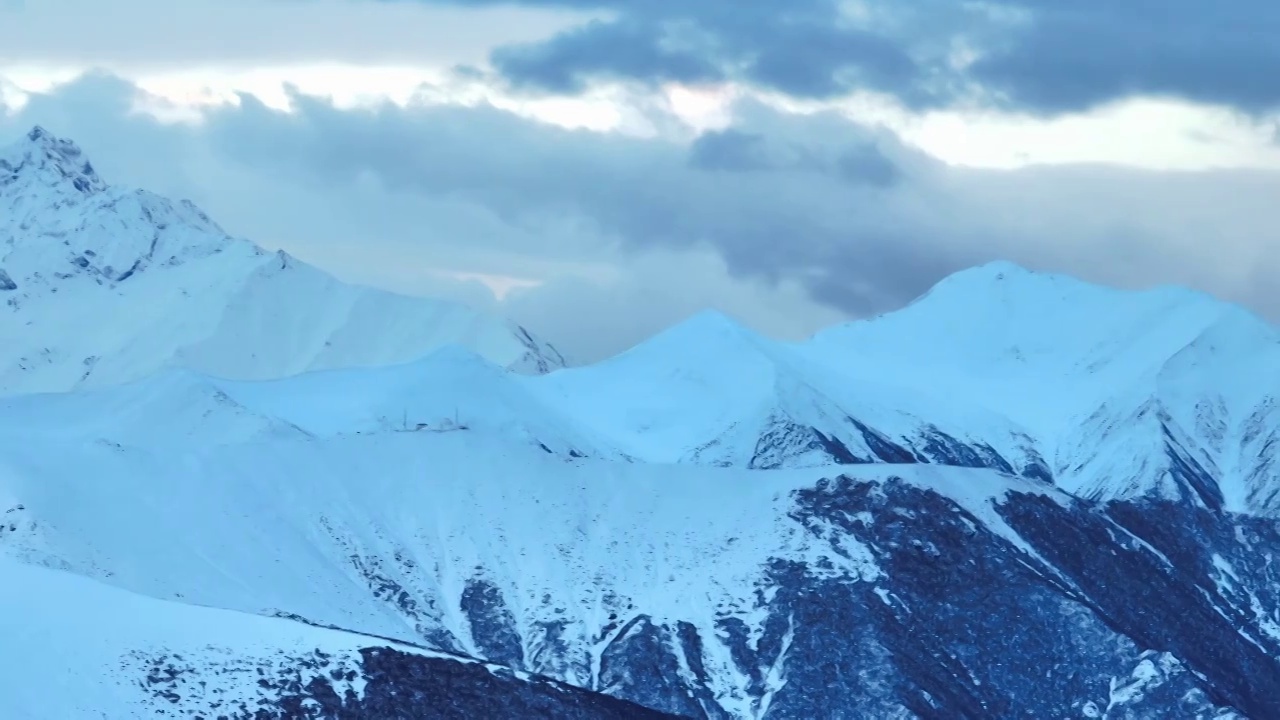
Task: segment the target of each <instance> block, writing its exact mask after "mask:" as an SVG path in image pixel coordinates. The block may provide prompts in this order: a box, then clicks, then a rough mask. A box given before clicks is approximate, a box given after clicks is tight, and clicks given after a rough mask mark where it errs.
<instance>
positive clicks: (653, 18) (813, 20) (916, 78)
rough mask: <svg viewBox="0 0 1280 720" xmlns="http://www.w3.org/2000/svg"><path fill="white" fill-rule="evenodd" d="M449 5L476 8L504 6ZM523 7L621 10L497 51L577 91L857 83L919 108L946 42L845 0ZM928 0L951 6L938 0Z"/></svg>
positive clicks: (797, 89)
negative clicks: (845, 5) (908, 36)
mask: <svg viewBox="0 0 1280 720" xmlns="http://www.w3.org/2000/svg"><path fill="white" fill-rule="evenodd" d="M428 1H430V0H428ZM442 2H443V3H444V4H450V5H469V6H474V7H482V6H492V5H497V4H504V3H499V2H496V1H493V0H470V1H469V0H442ZM521 4H524V5H528V6H537V7H557V8H571V9H578V10H598V11H607V12H609V13H611V14H612V15H613V17H612V18H611V19H608V20H599V21H595V22H591V23H589V24H586V25H584V26H581V27H578V28H575V29H572V30H569V31H566V32H563V33H561V34H559V35H557V36H556V37H553V38H552V39H550V40H547V41H545V42H537V43H529V44H523V45H518V46H511V47H506V48H500V49H499V50H497V51H496V52H494V53H493V56H492V59H493V62H494V64H495V65H496V66H497V68H498V69H499V70H500V71H501V72H502V73H504V74H505V75H506V76H507V77H508V79H510V80H512V81H514V82H516V83H517V84H523V85H531V86H537V87H541V88H544V89H550V90H554V91H569V90H574V89H577V88H580V87H582V86H583V85H584V84H585V83H586V82H587V81H588V80H590V79H592V78H624V79H628V80H637V81H642V82H663V81H682V82H689V83H697V82H715V81H720V80H724V79H728V78H733V79H743V80H746V81H748V82H751V83H753V84H755V85H757V86H760V87H765V88H769V89H774V90H778V91H781V92H784V93H787V94H790V95H794V96H802V97H811V98H823V97H830V96H834V95H840V94H842V93H846V92H848V91H850V90H852V89H858V88H860V89H874V90H882V91H885V92H890V93H893V94H895V95H898V96H899V97H901V98H903V99H904V100H906V101H908V102H909V103H910V104H912V105H927V104H931V103H934V102H936V101H937V100H938V98H939V97H940V95H938V91H937V90H938V89H937V88H936V87H934V83H933V81H932V78H930V76H929V69H928V68H927V67H925V66H923V65H922V64H921V59H920V58H924V59H930V58H931V55H930V53H931V52H933V51H940V50H941V49H942V48H941V46H938V47H934V48H932V50H931V49H930V48H929V47H928V46H927V45H926V44H924V43H921V42H918V40H919V38H913V41H912V43H911V44H910V45H908V44H904V43H903V42H902V39H901V38H900V37H898V36H897V35H896V34H895V32H894V31H893V29H892V28H890V27H880V26H879V25H878V24H874V23H873V24H872V25H871V26H868V27H862V26H858V25H857V24H856V23H854V22H852V21H851V19H850V18H849V17H848V16H847V15H846V14H845V13H843V12H842V11H841V5H842V3H840V2H837V1H836V0H787V1H786V2H782V1H780V0H764V1H762V2H731V1H730V0H699V1H698V2H677V1H676V0H526V1H525V2H523V3H521ZM927 4H928V5H929V6H931V7H932V6H935V5H936V6H937V7H939V8H941V7H945V6H943V5H942V4H941V3H936V2H934V0H928V2H927ZM900 14H901V13H900ZM895 24H896V23H895ZM917 56H919V57H917Z"/></svg>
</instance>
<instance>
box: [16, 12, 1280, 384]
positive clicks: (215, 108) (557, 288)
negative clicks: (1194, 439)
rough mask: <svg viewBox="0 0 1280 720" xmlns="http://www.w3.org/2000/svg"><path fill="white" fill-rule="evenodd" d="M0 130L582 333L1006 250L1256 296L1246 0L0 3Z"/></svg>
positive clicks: (1274, 292) (1256, 37) (829, 296)
mask: <svg viewBox="0 0 1280 720" xmlns="http://www.w3.org/2000/svg"><path fill="white" fill-rule="evenodd" d="M0 27H4V28H5V33H4V35H5V42H4V43H3V44H0V103H3V105H4V112H3V113H2V114H0V139H4V138H8V139H16V138H17V137H18V135H19V133H20V132H22V131H24V130H26V129H28V128H29V127H30V126H31V125H33V124H41V125H44V126H45V127H47V128H48V129H49V130H50V131H52V132H54V133H55V134H58V135H61V136H65V137H70V138H72V139H74V140H76V141H77V142H79V143H80V144H81V145H82V146H83V147H84V149H85V150H86V152H87V153H88V154H89V155H90V156H91V157H92V158H93V159H94V161H95V164H96V165H97V166H98V168H99V170H100V172H101V173H102V174H103V175H104V177H105V178H106V179H107V180H108V181H109V182H115V183H118V184H122V185H129V186H141V187H147V188H149V189H152V190H155V191H157V192H161V193H164V194H170V195H175V196H181V197H189V198H191V199H193V200H195V201H196V202H197V203H199V204H200V205H202V206H203V207H204V208H205V209H206V210H207V211H208V212H209V213H210V214H211V215H213V216H214V217H215V218H216V219H218V220H219V222H220V223H221V224H222V225H223V226H224V227H225V228H227V229H228V231H230V232H232V233H233V234H237V235H242V236H245V237H248V238H250V239H252V240H255V241H256V242H258V243H259V244H261V245H264V246H267V247H270V248H277V247H283V248H285V249H287V250H289V251H290V252H292V253H294V254H295V255H297V256H299V257H301V258H304V259H306V260H309V261H311V262H314V263H316V264H318V265H320V266H322V267H324V268H325V269H327V270H329V271H331V272H333V273H335V274H337V275H339V276H341V277H344V278H346V279H350V280H355V281H359V282H364V283H369V284H374V285H379V286H383V287H387V288H390V289H394V290H397V291H401V292H409V293H416V294H436V295H444V296H447V297H451V298H455V299H459V300H462V301H465V302H468V303H472V304H476V305H480V306H485V307H490V308H492V309H494V310H495V311H497V312H502V313H505V314H508V315H510V316H512V317H513V318H515V319H516V320H518V321H520V322H523V323H525V324H527V325H529V326H530V327H531V328H532V329H533V330H534V331H536V332H538V333H540V334H542V335H544V336H546V337H548V338H549V339H551V340H553V341H556V342H558V343H560V344H561V345H563V346H564V347H566V348H567V349H568V350H569V351H570V352H571V353H572V354H573V355H575V356H577V357H578V358H580V359H583V360H592V359H596V358H599V357H603V356H606V355H608V354H610V353H613V352H617V351H618V350H620V349H623V348H625V347H627V346H628V345H630V344H632V343H634V342H636V341H638V340H640V339H642V338H643V337H644V336H646V335H648V334H650V333H652V332H654V331H655V330H657V329H659V328H661V327H663V326H665V325H668V324H670V323H672V322H675V321H678V320H679V319H681V318H682V317H684V316H685V315H688V314H690V313H692V312H695V311H697V310H700V309H702V308H705V307H717V308H719V309H721V310H724V311H726V312H729V313H730V314H732V315H735V316H737V317H738V318H739V319H741V320H743V321H744V322H746V323H748V324H750V325H753V326H755V327H756V328H758V329H760V330H761V331H764V332H766V333H769V334H773V335H777V336H781V337H800V336H803V335H805V334H808V333H810V332H812V331H813V330H814V329H816V328H818V327H821V326H823V325H826V324H830V323H834V322H839V321H841V320H843V319H846V318H850V317H862V316H866V315H870V314H875V313H878V312H883V311H886V310H890V309H893V308H895V307H898V306H900V305H902V304H903V303H905V302H907V301H909V300H910V299H912V298H913V297H915V296H916V295H918V294H919V293H921V292H922V291H923V290H925V289H926V288H928V287H929V286H930V285H931V284H932V283H934V282H936V281H937V280H938V279H940V278H941V277H943V276H944V275H946V274H947V273H950V272H953V271H955V270H957V269H960V268H963V267H965V266H968V265H972V264H976V263H980V262H985V261H988V260H991V259H996V258H1003V259H1010V260H1013V261H1016V262H1019V263H1022V264H1024V265H1027V266H1029V267H1032V268H1035V269H1044V270H1052V271H1061V272H1068V273H1073V274H1076V275H1079V276H1082V277H1084V278H1086V279H1090V280H1094V281H1099V282H1106V283H1111V284H1116V285H1122V286H1144V285H1149V284H1153V283H1179V284H1186V285H1191V286H1195V287H1198V288H1200V289H1204V290H1208V291H1210V292H1214V293H1216V294H1219V295H1221V296H1223V297H1226V298H1229V299H1232V300H1236V301H1239V302H1243V303H1246V304H1248V305H1250V306H1252V307H1253V308H1255V309H1256V310H1258V311H1259V312H1261V313H1263V314H1264V315H1267V316H1269V317H1272V318H1273V319H1274V318H1277V317H1280V283H1277V282H1275V281H1274V278H1275V277H1276V276H1277V274H1278V273H1280V231H1278V230H1277V228H1280V122H1278V120H1280V73H1277V72H1275V69H1276V68H1277V67H1280V5H1277V4H1275V3H1273V2H1264V1H1263V0H1237V1H1236V2H1231V3H1204V2H1201V1H1199V0H1196V1H1193V0H1158V1H1157V0H1130V1H1128V2H1123V3H1117V2H1114V1H1111V0H1075V1H1074V2H1071V3H1063V2H1059V1H1058V0H1052V1H1051V0H992V1H991V2H985V3H956V2H954V0H906V1H905V2H904V1H903V0H894V1H893V2H889V0H861V1H857V2H843V1H841V0H786V2H781V1H775V0H526V1H525V2H486V1H484V0H471V1H468V0H451V1H446V0H441V1H439V2H429V1H421V0H399V1H390V0H388V1H375V0H216V1H215V0H184V1H183V2H180V3H175V2H171V1H169V2H165V1H162V0H112V2H110V3H107V2H101V0H0Z"/></svg>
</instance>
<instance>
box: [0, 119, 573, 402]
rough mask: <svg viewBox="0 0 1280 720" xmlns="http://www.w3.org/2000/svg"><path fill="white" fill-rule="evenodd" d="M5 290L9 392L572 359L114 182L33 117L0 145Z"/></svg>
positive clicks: (4, 374) (1, 380)
mask: <svg viewBox="0 0 1280 720" xmlns="http://www.w3.org/2000/svg"><path fill="white" fill-rule="evenodd" d="M0 300H3V302H4V307H3V309H2V310H0V313H2V314H3V315H5V316H7V319H6V321H5V322H3V323H0V393H22V392H44V391H64V390H70V389H73V388H81V387H98V386H103V385H112V384H118V383H122V382H127V381H131V380H137V379H140V378H142V377H145V376H147V375H149V374H151V373H153V372H155V371H156V370H159V369H161V368H164V367H187V368H191V369H194V370H198V371H201V372H205V373H209V374H212V375H216V376H221V377H227V378H232V379H246V380H248V379H254V380H256V379H267V378H273V377H282V376H286V375H292V374H296V373H300V372H304V371H307V370H319V369H325V368H334V367H351V366H363V365H384V364H395V363H402V362H409V361H411V360H415V359H417V358H419V357H421V356H423V355H425V354H427V353H428V352H430V351H431V350H433V349H436V348H438V347H441V346H444V345H449V344H460V345H463V346H465V347H468V348H470V349H472V350H474V351H475V352H477V353H479V354H480V355H481V356H483V357H485V358H486V359H488V360H490V361H492V362H494V363H496V364H497V365H499V366H502V367H507V368H511V369H515V370H519V371H522V372H546V371H548V370H552V369H555V368H557V367H560V366H562V365H563V364H564V360H563V358H562V357H561V356H560V354H559V353H558V352H557V351H556V350H555V349H554V348H553V347H551V346H550V345H547V344H546V343H544V342H541V341H539V340H537V339H536V338H534V337H533V335H532V334H530V333H529V332H528V331H527V330H525V329H523V328H520V327H517V326H514V325H512V324H510V323H508V322H506V321H504V320H501V319H499V318H495V317H491V316H488V315H485V314H483V313H480V312H476V311H473V310H471V309H468V308H466V307H463V306H460V305H456V304H453V303H449V302H443V301H439V300H428V299H422V298H410V297H405V296H400V295H393V294H391V293H386V292H381V291H378V290H373V289H370V288H364V287H358V286H353V285H348V284H346V283H342V282H340V281H338V280H336V279H334V278H333V277H331V276H329V275H327V274H325V273H324V272H322V271H320V270H318V269H316V268H314V267H312V266H309V265H307V264H305V263H302V262H298V261H296V260H292V259H290V258H288V257H287V256H286V255H284V254H283V253H270V252H267V251H266V250H263V249H262V248H260V247H258V246H256V245H254V244H252V243H250V242H248V241H246V240H242V239H238V238H234V237H232V236H230V235H228V234H227V233H226V232H225V231H224V230H223V229H222V228H220V227H219V226H218V225H217V224H216V223H215V222H214V221H213V220H211V219H210V218H209V217H208V216H207V215H205V213H203V212H202V211H201V210H200V209H199V208H197V207H196V206H195V205H194V204H192V203H191V202H189V201H185V200H184V201H177V202H175V201H173V200H169V199H167V198H164V197H161V196H159V195H155V194H153V193H150V192H147V191H145V190H125V189H120V188H117V187H114V186H110V185H108V184H107V183H106V182H105V181H103V179H102V178H101V177H100V176H99V175H98V173H97V171H96V170H95V169H94V168H93V165H92V164H91V163H90V161H89V160H88V158H87V157H86V156H85V154H84V153H83V152H82V151H81V150H80V148H79V147H78V146H77V145H76V144H75V143H74V142H72V141H70V140H66V139H62V138H58V137H56V136H54V135H52V134H51V133H49V132H48V131H46V130H44V129H43V128H39V127H37V128H35V129H33V130H32V131H31V132H29V133H27V134H26V135H25V136H24V137H23V138H22V139H21V140H19V141H18V142H17V143H16V144H14V145H11V146H9V147H8V148H6V149H4V150H0Z"/></svg>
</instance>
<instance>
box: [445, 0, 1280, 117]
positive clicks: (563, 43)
mask: <svg viewBox="0 0 1280 720" xmlns="http://www.w3.org/2000/svg"><path fill="white" fill-rule="evenodd" d="M424 1H425V2H439V3H443V4H448V5H464V6H470V7H486V6H492V5H494V4H496V0H424ZM523 4H525V5H527V6H532V7H560V8H576V9H581V8H591V9H596V10H602V11H608V12H610V13H612V19H609V20H599V21H597V22H594V23H591V24H589V25H586V26H581V27H575V28H573V29H569V30H565V31H563V32H561V33H560V34H558V35H557V36H555V37H553V38H551V39H549V40H545V41H536V42H530V43H522V44H515V45H512V46H508V47H503V48H499V49H498V50H496V51H495V52H494V53H493V56H492V59H493V63H494V65H496V66H497V67H498V68H499V69H500V70H501V71H503V72H504V73H505V74H506V75H507V77H508V78H509V79H511V80H512V81H514V82H516V83H518V84H522V85H534V86H539V87H542V88H544V89H550V90H554V91H558V92H566V91H572V90H575V89H578V88H581V87H582V86H584V85H585V84H586V83H588V82H589V81H591V80H592V79H598V78H625V79H629V80H635V81H640V82H649V83H654V82H664V81H671V80H675V81H682V82H720V81H722V80H725V79H733V80H736V81H740V82H745V83H748V84H752V85H755V86H757V87H761V88H765V89H769V90H773V91H779V92H783V93H786V94H789V95H792V96H794V97H802V98H830V97H833V96H839V95H844V94H848V93H850V92H854V91H873V92H881V93H888V94H891V95H894V96H896V97H897V98H898V99H899V100H900V101H902V102H903V103H904V104H905V105H906V106H907V107H910V108H915V109H921V108H931V107H940V106H951V105H954V104H957V103H962V104H963V103H968V104H971V103H979V104H982V105H988V106H991V105H994V106H999V107H1005V108H1011V109H1015V110H1030V111H1033V112H1037V113H1044V114H1059V113H1066V112H1074V111H1082V110H1087V109H1090V108H1093V107H1096V106H1098V105H1101V104H1104V103H1107V102H1111V101H1115V100H1120V99H1125V98H1129V97H1132V96H1137V95H1143V96H1175V97H1179V98H1183V99H1187V100H1192V101H1195V102H1202V103H1210V104H1222V105H1229V106H1233V107H1236V108H1239V109H1242V110H1245V111H1247V112H1250V113H1264V112H1269V111H1273V110H1276V109H1278V108H1280V76H1277V74H1276V73H1275V72H1274V71H1273V70H1274V68H1275V67H1277V66H1280V42H1277V41H1278V40H1280V5H1276V4H1275V3H1272V2H1269V1H1267V0H1238V1H1236V2H1222V3H1205V2H1201V1H1200V0H1167V1H1163V2H1161V1H1157V0H1139V1H1137V2H1114V1H1111V0H1079V1H1078V2H1061V1H1059V0H991V1H990V2H984V3H955V2H940V1H937V0H912V1H911V2H898V1H896V0H894V1H891V0H866V1H865V2H857V3H850V2H841V1H839V0H790V1H789V2H786V3H766V2H757V3H743V2H733V1H732V0H703V1H701V2H678V1H676V0H523Z"/></svg>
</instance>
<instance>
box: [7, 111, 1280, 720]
mask: <svg viewBox="0 0 1280 720" xmlns="http://www.w3.org/2000/svg"><path fill="white" fill-rule="evenodd" d="M0 299H3V300H5V305H4V306H3V307H0V392H2V393H3V395H0V584H2V585H3V586H4V587H5V588H6V592H5V593H3V594H0V636H2V637H4V638H5V639H6V642H5V645H6V650H7V651H8V653H7V655H8V656H9V657H10V658H11V659H15V658H16V659H20V660H14V661H13V662H11V663H9V664H8V665H7V666H5V668H4V670H5V671H4V672H3V673H0V715H4V716H6V717H10V716H11V717H30V718H45V717H48V718H79V717H101V716H107V717H144V716H161V715H167V716H179V717H195V716H200V717H210V718H213V717H228V718H231V717H236V718H241V717H244V718H409V717H413V718H472V717H493V718H505V717H510V718H524V717H556V718H560V717H564V718H645V717H654V718H657V717H684V718H714V719H716V720H722V719H723V720H729V719H733V720H739V719H748V718H750V719H753V720H754V719H763V718H767V719H770V720H776V719H789V718H796V719H800V718H803V719H806V720H808V719H812V718H947V719H948V720H949V719H952V718H1110V719H1121V718H1124V719H1137V718H1258V719H1268V718H1275V717H1280V569H1277V568H1276V567H1275V566H1274V563H1273V558H1274V557H1275V555H1276V554H1277V553H1280V473H1278V472H1277V469H1276V468H1275V458H1276V448H1277V447H1278V446H1280V445H1278V441H1280V410H1278V409H1277V397H1278V396H1280V334H1278V333H1277V331H1276V329H1275V328H1274V327H1273V326H1271V325H1270V324H1268V323H1266V322H1264V321H1262V320H1260V319H1259V318H1257V317H1255V316H1253V315H1252V314H1250V313H1249V312H1247V311H1245V310H1243V309H1241V308H1238V307H1235V306H1232V305H1229V304H1226V303H1223V302H1220V301H1218V300H1216V299H1214V298H1211V297H1208V296H1206V295H1202V294H1199V293H1194V292H1191V291H1187V290H1183V289H1178V288H1156V289H1150V290H1144V291H1120V290H1115V289H1111V288H1105V287H1100V286H1095V285H1090V284H1088V283H1084V282H1081V281H1078V280H1075V279H1073V278H1069V277H1065V276H1057V275H1050V274H1043V273H1036V272H1031V271H1028V270H1026V269H1023V268H1020V267H1017V266H1014V265H1011V264H1007V263H995V264H991V265H986V266H982V267H978V268H973V269H970V270H966V271H963V272H961V273H958V274H956V275H953V276H951V277H949V278H947V279H945V280H943V281H942V282H940V283H939V284H938V285H937V286H936V287H934V288H933V289H932V290H931V291H930V292H929V293H927V294H926V295H925V296H923V297H921V298H920V299H919V300H917V301H916V302H914V303H912V304H911V305H909V306H907V307H906V308H903V309H902V310H899V311H897V312H894V313H890V314H887V315H884V316H881V317H877V318H874V319H870V320H865V321H859V322H854V323H850V324H846V325H842V326H838V327H834V328H831V329H829V330H826V331H824V332H821V333H819V334H818V335H816V336H815V337H813V338H811V339H810V340H807V341H805V342H799V343H784V342H779V341H775V340H772V339H769V338H765V337H761V336H759V335H757V334H755V333H753V332H751V331H750V330H748V329H746V328H744V327H742V326H740V325H738V324H737V323H735V322H734V321H732V320H731V319H729V318H727V317H725V316H723V315H720V314H717V313H714V312H706V313H702V314H700V315H697V316H695V317H693V318H690V319H689V320H687V321H685V322H683V323H681V324H679V325H677V326H675V327H673V328H670V329H668V330H667V331H665V332H663V333H660V334H659V335H657V336H655V337H653V338H650V339H649V340H647V341H645V342H643V343H641V344H640V345H638V346H637V347H635V348H633V349H631V350H629V351H627V352H625V353H622V354H620V355H618V356H617V357H614V358H612V359H609V360H606V361H604V362H601V363H597V364H595V365H591V366H583V367H564V366H565V362H564V360H563V358H562V357H561V356H560V354H559V353H558V352H556V351H555V349H554V348H553V347H552V346H550V345H548V344H547V343H545V342H543V341H541V340H538V339H537V338H536V336H535V335H533V334H532V333H530V332H529V331H527V330H525V329H523V328H519V327H517V326H514V325H512V324H510V323H508V322H506V321H504V320H501V319H498V318H492V317H488V316H485V315H483V314H480V313H476V312H474V311H471V310H469V309H466V308H462V307H459V306H455V305H452V304H449V303H445V302H441V301H435V300H424V299H415V298H406V297H400V296H395V295H391V294H388V293H383V292H380V291H376V290H371V289H366V288H359V287H355V286H350V285H346V284H343V283H341V282H339V281H337V280H335V279H333V278H331V277H329V276H328V275H326V274H324V273H323V272H321V271H320V270H317V269H315V268H311V267H309V266H307V265H305V264H304V263H301V262H299V261H297V260H295V259H293V258H290V257H288V256H287V255H283V254H276V253H271V252H267V251H265V250H262V249H261V248H259V247H258V246H255V245H253V244H251V243H249V242H248V241H246V240H240V239H234V238H232V237H231V236H229V235H227V234H226V233H225V232H223V231H222V230H221V229H219V228H218V226H217V225H216V224H214V223H213V221H212V220H210V219H209V218H208V217H207V216H206V215H205V214H204V213H202V212H201V211H200V210H199V209H197V208H196V207H195V206H194V205H191V204H190V203H180V202H173V201H170V200H167V199H164V198H161V197H159V196H155V195H152V194H150V193H146V192H135V191H125V190H119V189H116V188H113V187H112V186H109V185H107V184H106V183H105V182H104V181H103V180H102V179H101V178H100V177H99V175H98V173H97V170H96V169H95V168H94V167H93V166H92V165H91V164H90V163H89V161H88V160H87V159H86V157H85V154H84V153H83V152H82V151H81V150H80V148H79V147H77V146H76V145H75V144H74V143H72V142H70V141H67V140H63V139H59V138H56V137H54V136H52V135H51V134H50V133H48V132H46V131H44V130H41V129H36V130H33V131H32V132H31V133H30V134H29V135H27V136H26V137H25V138H23V139H22V140H20V141H19V142H18V143H17V144H16V145H14V146H12V147H11V148H9V149H7V150H0Z"/></svg>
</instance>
